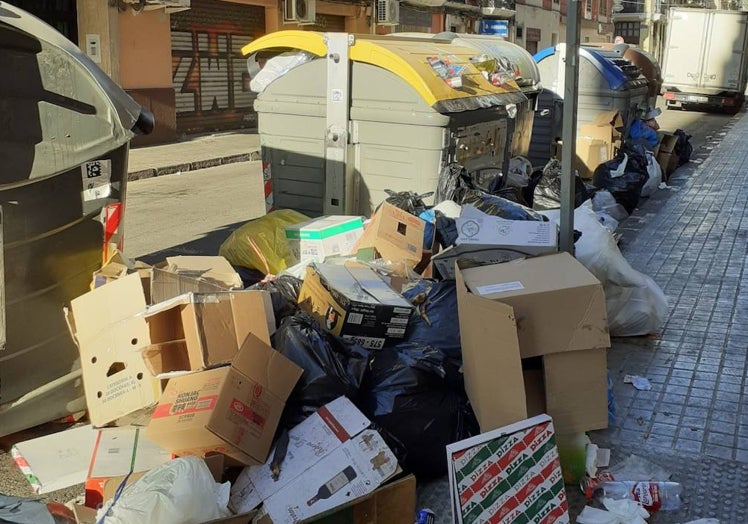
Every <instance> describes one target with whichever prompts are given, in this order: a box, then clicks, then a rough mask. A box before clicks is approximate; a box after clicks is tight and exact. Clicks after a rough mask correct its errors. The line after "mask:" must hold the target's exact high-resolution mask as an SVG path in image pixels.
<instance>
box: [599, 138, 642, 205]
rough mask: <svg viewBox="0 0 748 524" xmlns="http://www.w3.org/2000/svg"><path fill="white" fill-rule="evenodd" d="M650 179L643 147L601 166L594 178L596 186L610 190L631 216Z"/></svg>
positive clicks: (637, 147)
mask: <svg viewBox="0 0 748 524" xmlns="http://www.w3.org/2000/svg"><path fill="white" fill-rule="evenodd" d="M619 173H620V174H619ZM648 179H649V174H648V172H647V157H646V155H645V153H644V149H643V148H642V147H641V146H634V147H633V148H630V149H628V150H627V152H625V153H622V154H620V155H619V156H617V157H616V158H614V159H613V160H608V161H607V162H605V163H602V164H600V165H599V166H597V169H595V173H594V174H593V177H592V180H593V183H594V184H595V186H597V187H598V188H599V189H606V190H608V191H609V192H610V193H611V194H612V195H613V197H614V198H615V199H616V202H618V203H619V204H621V205H622V206H623V207H624V209H625V210H626V212H627V213H629V214H631V213H633V212H634V209H636V206H637V204H638V203H639V197H640V196H641V191H642V188H643V187H644V184H645V183H646V182H647V180H648ZM614 218H615V217H614Z"/></svg>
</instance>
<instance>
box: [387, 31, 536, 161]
mask: <svg viewBox="0 0 748 524" xmlns="http://www.w3.org/2000/svg"><path fill="white" fill-rule="evenodd" d="M388 36H391V37H395V38H397V37H408V38H412V37H421V38H431V39H434V40H445V41H447V42H451V43H452V44H456V45H461V46H465V47H472V48H473V49H475V50H476V51H477V52H478V53H485V54H486V55H489V56H491V57H493V58H495V59H496V60H499V61H501V63H502V64H503V66H504V67H505V68H506V69H508V70H510V71H512V72H513V73H514V74H515V78H514V80H515V81H516V82H517V85H518V86H519V88H520V89H521V90H522V93H524V95H525V96H526V97H527V102H526V105H527V108H523V109H522V110H521V111H518V112H517V118H515V119H513V120H512V121H511V122H510V123H511V127H512V144H511V154H512V155H513V156H514V155H522V156H528V154H529V150H530V140H531V136H532V121H533V117H534V115H535V109H536V105H537V98H538V95H539V93H540V90H541V85H540V71H539V70H538V65H537V64H536V63H535V60H533V57H532V55H531V54H530V53H529V52H528V51H527V50H526V49H524V48H523V47H520V46H518V45H517V44H515V43H513V42H508V41H507V40H504V39H503V38H502V37H500V36H493V35H474V34H464V33H452V32H449V31H447V32H443V33H436V34H431V33H391V34H390V35H388Z"/></svg>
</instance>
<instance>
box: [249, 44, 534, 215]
mask: <svg viewBox="0 0 748 524" xmlns="http://www.w3.org/2000/svg"><path fill="white" fill-rule="evenodd" d="M280 33H284V32H279V33H277V34H275V35H268V37H267V40H266V41H263V40H264V39H265V37H263V38H261V39H259V40H258V41H256V42H253V43H252V44H250V45H249V46H247V47H245V49H244V53H245V54H252V53H255V52H257V51H258V50H268V49H279V48H281V49H300V50H304V51H306V52H310V53H312V54H315V55H317V56H320V54H326V53H325V52H322V53H320V52H319V49H316V48H315V42H319V41H320V39H321V41H323V42H324V41H325V39H326V38H328V37H327V36H323V35H321V34H317V35H316V36H314V34H311V35H310V34H309V33H307V35H298V34H295V33H298V32H287V33H294V34H290V35H289V36H288V40H289V42H288V43H286V44H282V43H281V42H282V35H281V34H280ZM351 36H352V35H351ZM303 38H307V39H309V40H310V41H311V42H310V43H309V44H305V43H304V42H303V41H300V39H303ZM291 41H293V42H291ZM352 41H353V42H354V43H353V44H352V45H351V46H350V49H349V52H350V64H347V65H346V66H345V67H346V68H348V69H347V72H346V75H348V76H347V78H348V80H346V81H345V82H344V83H343V84H342V85H347V86H349V88H350V95H349V96H348V97H346V98H345V100H347V104H348V105H347V111H348V113H347V114H346V118H347V120H346V122H345V123H342V124H339V127H340V128H341V129H344V130H345V132H344V133H345V134H347V136H346V140H347V143H346V151H347V156H346V160H345V161H344V164H345V166H344V168H343V170H344V171H345V173H346V174H345V177H346V189H345V192H344V193H345V196H344V197H339V198H336V202H335V203H334V205H340V202H337V200H340V199H342V200H344V201H345V204H344V206H343V208H342V210H343V211H344V212H346V213H357V212H358V213H362V214H368V213H370V211H371V210H372V208H373V207H374V206H376V205H377V204H378V203H379V202H381V201H382V200H383V199H384V198H385V197H386V193H385V192H384V190H385V189H391V190H395V191H403V190H412V191H417V192H428V191H434V190H435V189H436V185H437V181H438V176H439V172H440V170H441V167H442V166H443V165H444V163H445V162H447V161H449V160H450V159H455V160H458V161H462V162H463V163H464V164H465V165H466V166H468V168H469V169H473V170H475V171H476V172H478V171H481V172H483V171H488V170H491V169H492V170H494V171H495V172H498V171H501V170H502V169H504V164H505V162H508V159H509V158H508V155H507V151H508V146H509V144H510V143H511V140H510V137H509V135H508V133H509V132H510V131H509V130H508V120H510V117H509V116H508V114H507V107H508V106H514V108H515V110H516V107H517V106H518V105H520V104H522V103H524V102H526V100H527V98H526V97H525V96H524V95H523V94H522V92H521V91H520V90H519V87H518V86H517V85H516V83H514V82H511V84H510V85H506V86H503V87H497V86H493V85H491V84H490V83H488V82H487V81H486V80H485V79H484V78H483V76H482V75H481V73H480V72H479V71H478V70H477V69H475V68H474V67H472V66H471V64H470V62H469V57H471V56H473V55H475V50H474V49H471V48H466V47H462V46H455V45H451V44H447V43H441V42H439V43H438V45H435V43H434V42H423V41H418V42H416V41H412V40H408V41H406V40H399V39H393V38H386V37H381V38H377V37H372V36H368V35H356V36H355V37H352ZM292 43H293V45H294V46H295V47H291V45H292ZM331 54H332V53H331ZM439 55H440V56H445V55H448V56H449V57H450V59H451V60H452V61H454V62H458V63H459V64H460V65H461V66H464V67H465V71H466V74H465V75H464V78H465V82H466V85H465V89H454V88H452V87H451V86H450V85H448V84H447V83H446V82H445V81H444V80H443V79H442V78H440V77H439V76H438V75H437V74H436V72H435V71H434V70H433V69H432V68H431V66H430V65H429V63H428V61H427V59H428V58H429V57H430V56H439ZM331 67H332V68H333V69H334V68H335V66H331V64H330V60H329V59H322V58H319V59H314V60H311V61H309V62H307V63H304V64H303V65H300V66H298V67H296V68H294V69H291V70H290V71H287V72H286V73H285V74H283V75H282V76H280V77H278V78H277V79H275V80H273V81H272V82H271V83H270V84H269V85H268V86H267V88H265V90H264V91H263V92H262V93H260V94H259V95H258V97H257V101H256V102H255V109H256V110H257V112H258V122H259V131H260V141H261V145H262V150H263V153H262V154H263V162H264V174H265V178H266V184H268V183H270V184H272V195H269V194H268V193H267V192H268V191H269V189H266V195H268V196H271V201H272V205H273V206H275V207H278V208H282V207H291V208H294V209H297V210H300V211H302V212H305V213H308V214H310V215H320V214H328V213H330V205H331V204H333V203H331V202H330V201H328V200H329V198H328V197H329V187H326V186H329V178H330V177H329V170H330V165H329V163H328V162H327V160H326V154H327V153H326V148H327V147H328V146H329V143H328V137H329V135H330V133H329V131H330V122H329V120H328V116H329V115H328V110H329V109H330V104H331V103H336V100H337V99H336V98H335V96H337V95H335V93H336V92H338V90H339V88H338V87H335V86H334V85H333V84H331V83H330V81H329V80H328V79H329V78H330V77H329V76H328V75H329V74H330V68H331ZM343 103H345V102H343ZM268 185H269V184H268ZM326 195H327V196H326Z"/></svg>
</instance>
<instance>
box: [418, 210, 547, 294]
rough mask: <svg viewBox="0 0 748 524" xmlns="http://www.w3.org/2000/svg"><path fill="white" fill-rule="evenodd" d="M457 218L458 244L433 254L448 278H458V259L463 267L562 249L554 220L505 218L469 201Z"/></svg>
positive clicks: (435, 261) (440, 272)
mask: <svg viewBox="0 0 748 524" xmlns="http://www.w3.org/2000/svg"><path fill="white" fill-rule="evenodd" d="M455 222H456V225H457V241H456V242H455V245H454V246H451V247H449V248H447V249H445V250H444V251H441V252H440V253H438V254H437V255H434V256H433V257H432V258H431V260H432V262H433V264H434V267H435V268H436V269H437V271H438V272H439V274H440V275H441V276H442V277H443V278H445V279H449V280H453V279H454V277H455V276H454V275H455V273H454V268H455V262H456V261H458V260H459V261H460V267H477V266H485V265H492V264H499V263H502V262H508V261H510V260H515V259H517V258H525V257H532V256H539V255H547V254H550V253H556V252H558V228H557V226H556V224H555V223H553V222H538V221H532V220H505V219H503V218H499V217H495V216H490V215H487V214H485V213H483V212H481V211H479V210H477V209H475V208H474V207H473V206H469V205H468V206H464V207H463V210H462V213H461V215H460V217H459V218H457V219H456V221H455Z"/></svg>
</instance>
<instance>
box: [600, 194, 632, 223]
mask: <svg viewBox="0 0 748 524" xmlns="http://www.w3.org/2000/svg"><path fill="white" fill-rule="evenodd" d="M592 208H593V209H594V210H595V211H596V212H601V213H605V214H606V215H610V216H611V217H612V218H613V219H615V220H618V221H619V222H620V221H621V220H626V219H627V218H628V217H629V213H628V211H626V208H625V207H623V206H622V205H621V204H619V203H618V202H616V199H615V197H614V196H613V195H612V194H611V193H610V191H608V190H607V189H602V190H600V191H597V192H595V194H594V195H592Z"/></svg>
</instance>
